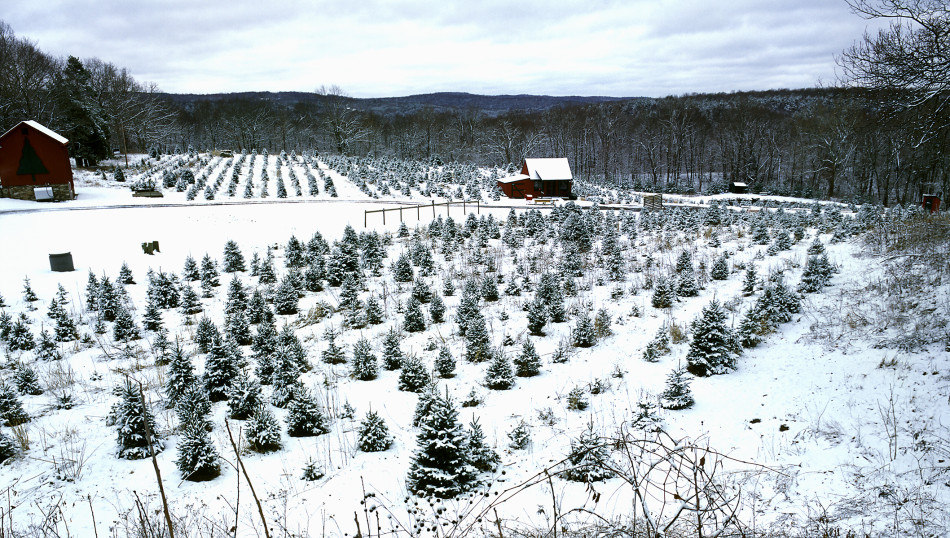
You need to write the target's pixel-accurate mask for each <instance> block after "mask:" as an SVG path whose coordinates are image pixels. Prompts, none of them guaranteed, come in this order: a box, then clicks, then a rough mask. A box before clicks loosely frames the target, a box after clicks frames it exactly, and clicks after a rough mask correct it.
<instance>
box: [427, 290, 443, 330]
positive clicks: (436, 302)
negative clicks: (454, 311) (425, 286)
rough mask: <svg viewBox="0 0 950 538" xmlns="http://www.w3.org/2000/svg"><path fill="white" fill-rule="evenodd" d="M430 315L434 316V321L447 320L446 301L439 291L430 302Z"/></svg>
mask: <svg viewBox="0 0 950 538" xmlns="http://www.w3.org/2000/svg"><path fill="white" fill-rule="evenodd" d="M429 316H430V317H431V318H432V323H442V322H443V321H445V302H444V301H443V300H442V296H441V295H439V294H438V293H434V294H433V295H432V301H431V302H430V303H429Z"/></svg>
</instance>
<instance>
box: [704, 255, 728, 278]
mask: <svg viewBox="0 0 950 538" xmlns="http://www.w3.org/2000/svg"><path fill="white" fill-rule="evenodd" d="M709 277H710V278H712V279H713V280H726V279H727V278H729V264H728V262H726V257H725V256H719V257H718V258H716V261H715V262H713V266H712V270H711V271H710V272H709Z"/></svg>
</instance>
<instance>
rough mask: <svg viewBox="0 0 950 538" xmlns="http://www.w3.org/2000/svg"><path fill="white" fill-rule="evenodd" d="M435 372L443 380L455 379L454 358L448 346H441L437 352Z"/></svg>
mask: <svg viewBox="0 0 950 538" xmlns="http://www.w3.org/2000/svg"><path fill="white" fill-rule="evenodd" d="M435 371H436V373H437V374H438V375H439V377H441V378H443V379H447V378H450V377H455V357H453V356H452V351H451V350H449V348H448V346H442V349H440V350H439V355H438V356H437V357H436V358H435Z"/></svg>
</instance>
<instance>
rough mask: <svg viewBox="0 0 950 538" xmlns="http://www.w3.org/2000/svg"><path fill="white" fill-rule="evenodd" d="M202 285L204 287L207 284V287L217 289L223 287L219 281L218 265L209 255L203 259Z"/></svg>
mask: <svg viewBox="0 0 950 538" xmlns="http://www.w3.org/2000/svg"><path fill="white" fill-rule="evenodd" d="M201 283H202V285H203V286H204V285H205V283H207V285H209V286H211V287H215V288H216V287H218V286H220V285H221V283H220V281H219V280H218V265H217V264H216V263H215V262H214V260H212V259H211V256H209V255H208V254H205V255H204V257H203V258H202V259H201Z"/></svg>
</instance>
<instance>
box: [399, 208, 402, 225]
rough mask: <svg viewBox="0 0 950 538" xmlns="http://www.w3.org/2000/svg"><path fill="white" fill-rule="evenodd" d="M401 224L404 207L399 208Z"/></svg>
mask: <svg viewBox="0 0 950 538" xmlns="http://www.w3.org/2000/svg"><path fill="white" fill-rule="evenodd" d="M399 222H402V206H399Z"/></svg>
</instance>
